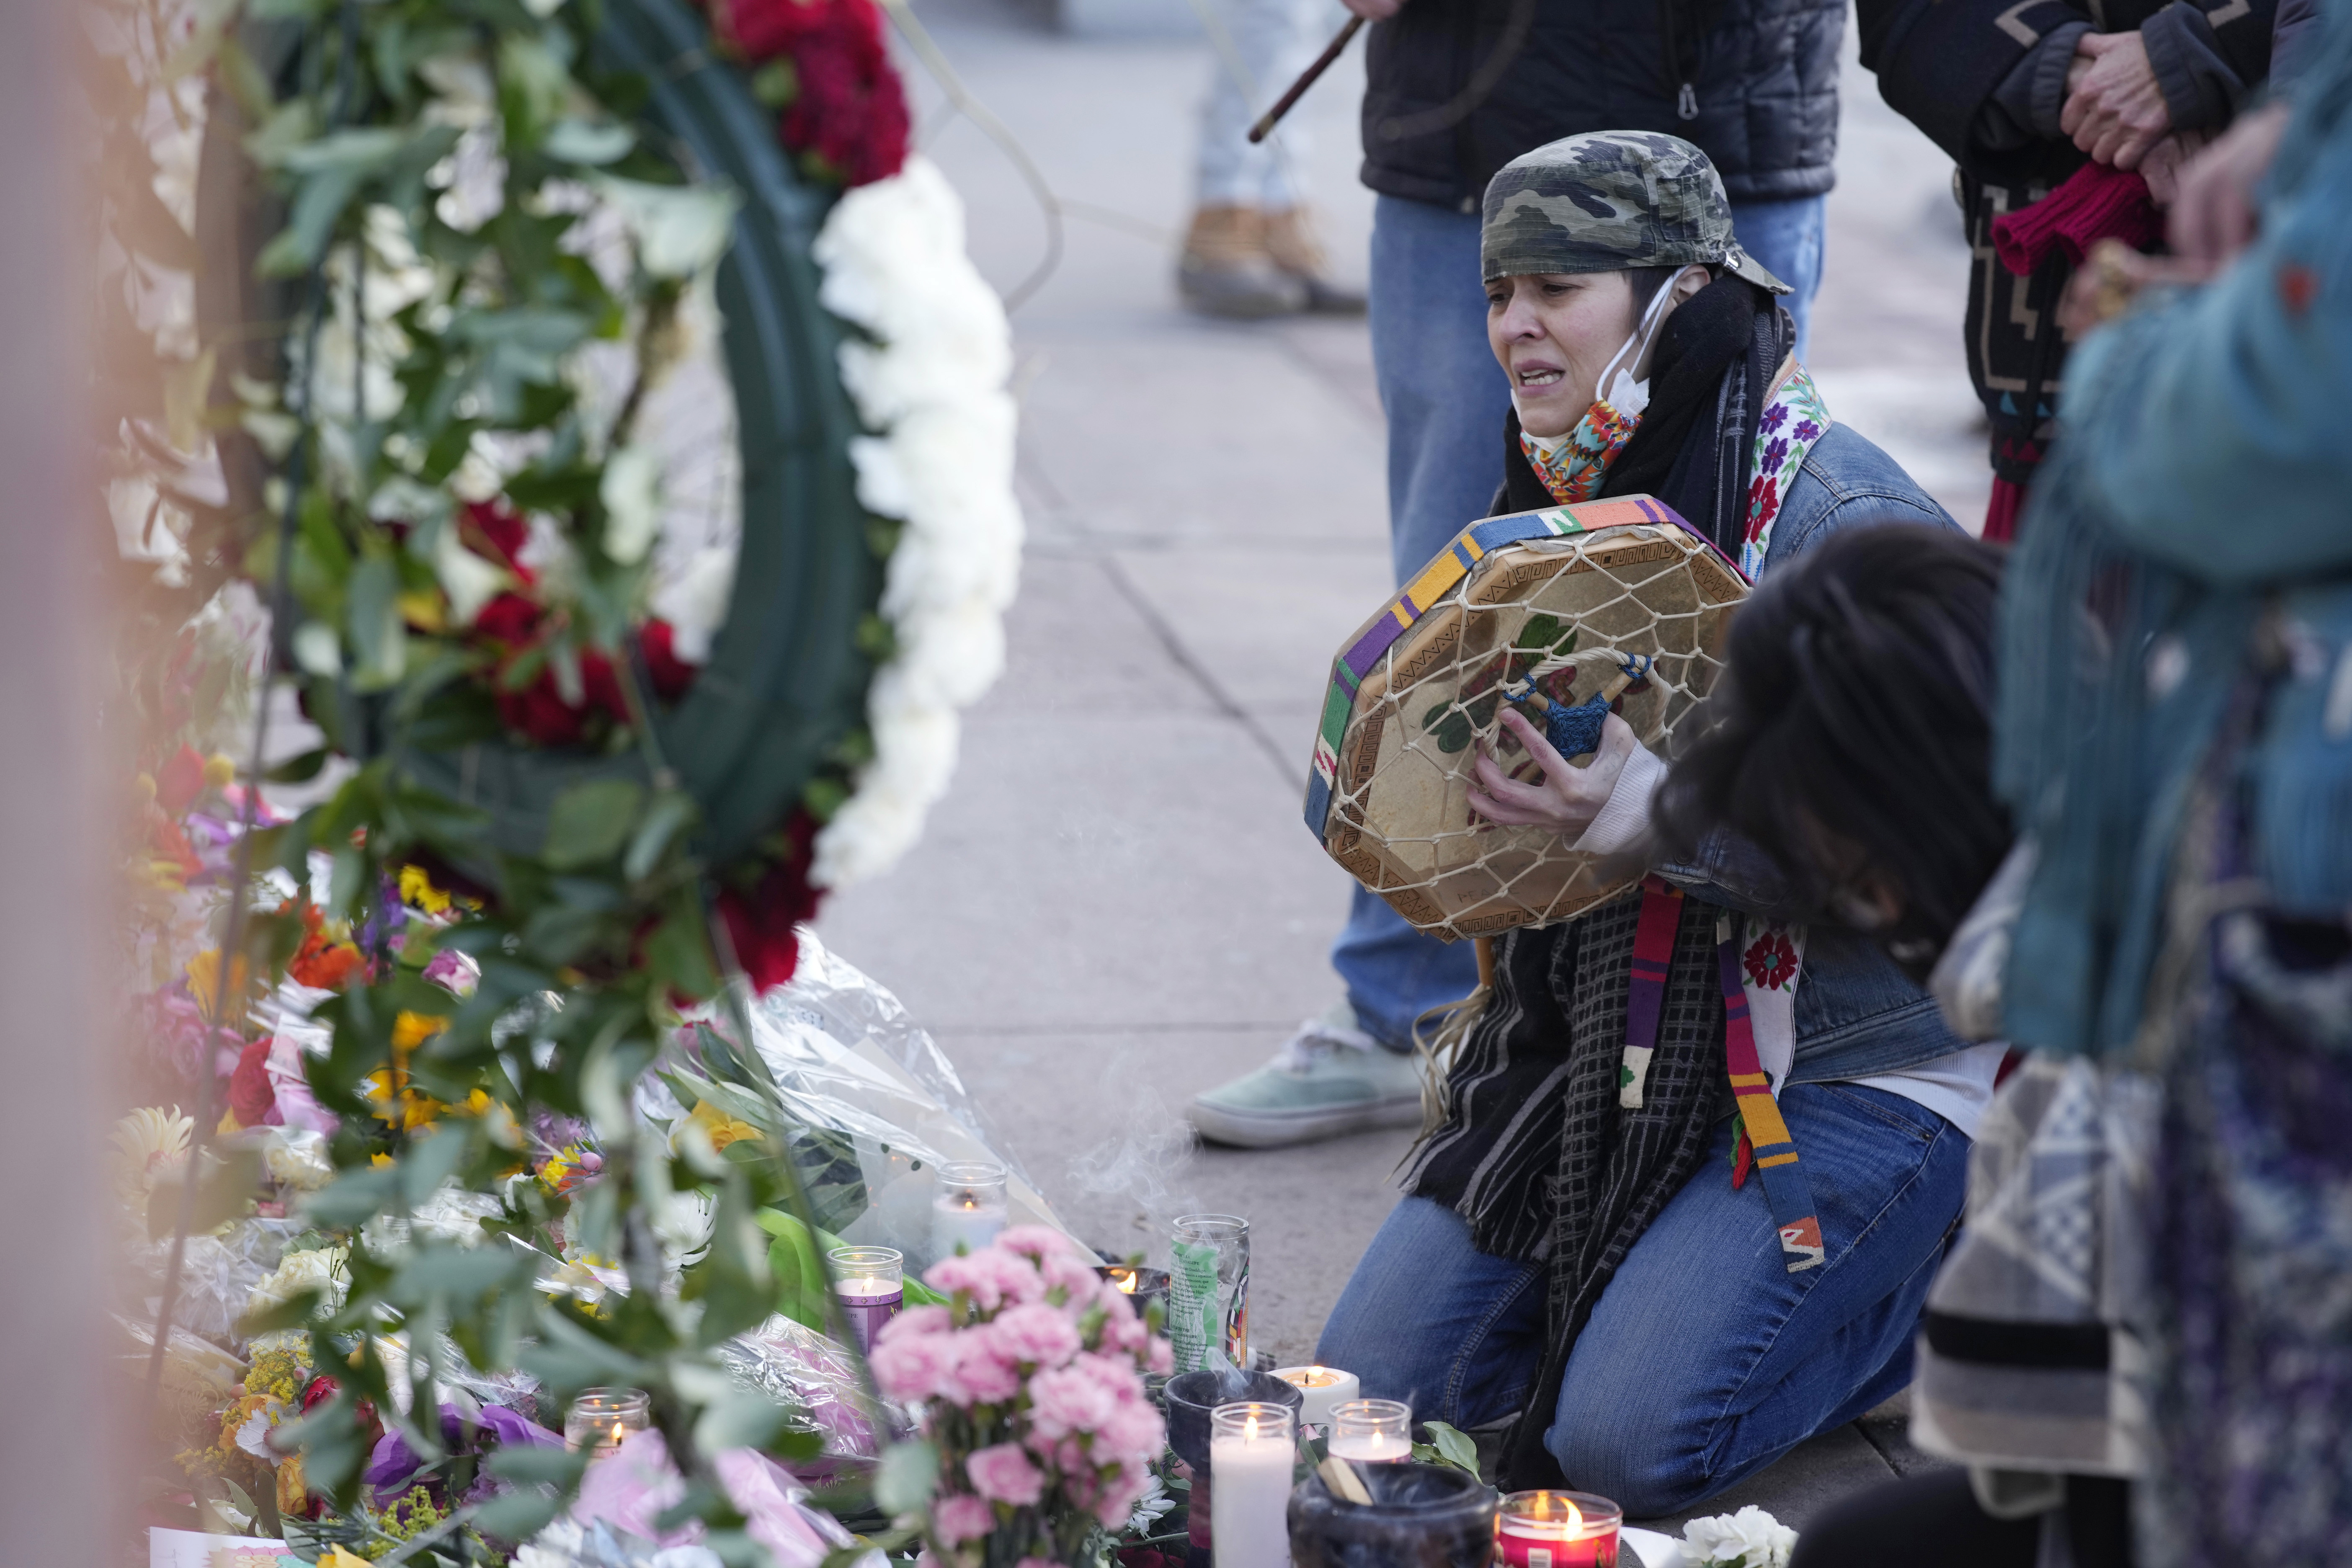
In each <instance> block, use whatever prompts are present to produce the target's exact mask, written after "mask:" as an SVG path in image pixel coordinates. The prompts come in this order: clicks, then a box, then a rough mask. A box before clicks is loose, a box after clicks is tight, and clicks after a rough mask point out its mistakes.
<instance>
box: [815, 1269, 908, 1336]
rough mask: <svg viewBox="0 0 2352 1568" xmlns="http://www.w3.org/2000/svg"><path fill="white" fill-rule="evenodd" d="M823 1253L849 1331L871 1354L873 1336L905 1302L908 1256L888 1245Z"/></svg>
mask: <svg viewBox="0 0 2352 1568" xmlns="http://www.w3.org/2000/svg"><path fill="white" fill-rule="evenodd" d="M825 1256H826V1257H827V1258H830V1259H831V1260H832V1263H833V1274H834V1281H833V1285H834V1289H835V1292H836V1293H838V1294H839V1296H840V1297H841V1310H842V1313H843V1315H844V1316H845V1317H846V1318H848V1320H849V1331H850V1334H851V1335H852V1336H853V1337H854V1338H855V1339H856V1341H857V1348H858V1349H859V1350H861V1351H863V1352H866V1354H868V1355H871V1354H872V1353H873V1352H874V1336H875V1335H877V1334H878V1333H880V1332H881V1331H882V1325H883V1324H885V1323H887V1322H888V1321H890V1320H891V1319H893V1318H895V1317H897V1316H898V1309H899V1308H901V1307H903V1306H905V1305H906V1304H907V1275H906V1268H907V1260H906V1258H904V1257H902V1256H901V1255H900V1254H898V1252H896V1251H894V1250H893V1249H891V1248H890V1247H835V1248H834V1249H833V1250H832V1251H831V1252H829V1253H827V1254H826V1255H825Z"/></svg>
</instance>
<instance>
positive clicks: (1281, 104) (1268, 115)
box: [1249, 0, 1404, 144]
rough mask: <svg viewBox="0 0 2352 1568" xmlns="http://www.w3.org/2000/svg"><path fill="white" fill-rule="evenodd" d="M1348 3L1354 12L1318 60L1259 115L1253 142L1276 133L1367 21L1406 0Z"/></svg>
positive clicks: (1382, 17) (1393, 12)
mask: <svg viewBox="0 0 2352 1568" xmlns="http://www.w3.org/2000/svg"><path fill="white" fill-rule="evenodd" d="M1347 3H1348V9H1349V10H1350V11H1353V12H1354V13H1355V15H1354V16H1350V17H1349V18H1348V22H1347V25H1346V26H1343V27H1341V28H1340V29H1339V32H1338V33H1337V34H1335V35H1334V36H1333V37H1332V39H1331V41H1330V42H1329V43H1328V44H1326V45H1324V46H1323V52H1322V53H1321V54H1319V55H1318V56H1316V57H1315V63H1314V64H1313V65H1311V66H1308V67H1307V68H1306V69H1305V70H1303V71H1301V72H1299V73H1298V79H1297V81H1294V82H1292V83H1291V84H1290V88H1289V90H1288V91H1286V92H1285V93H1284V94H1283V95H1282V96H1281V97H1280V98H1277V99H1276V100H1274V107H1273V108H1272V109H1269V110H1266V111H1265V113H1264V114H1261V115H1259V116H1258V121H1257V123H1256V124H1255V125H1253V126H1251V127H1250V133H1249V139H1250V141H1251V142H1252V143H1253V144H1255V143H1257V142H1263V141H1265V139H1266V138H1267V137H1268V136H1270V135H1272V134H1273V133H1274V128H1275V127H1276V125H1278V124H1280V123H1281V122H1282V117H1283V116H1284V115H1286V114H1287V113H1289V112H1290V107H1291V105H1293V104H1295V103H1297V101H1298V100H1300V99H1302V98H1304V97H1306V96H1307V89H1308V88H1310V87H1313V86H1314V85H1315V83H1316V81H1317V79H1319V78H1320V77H1321V76H1322V74H1323V73H1324V72H1325V71H1327V70H1329V69H1330V68H1331V66H1332V62H1334V61H1335V60H1337V59H1338V58H1339V57H1340V56H1341V55H1342V54H1345V53H1346V52H1347V48H1348V40H1349V39H1350V38H1352V37H1355V36H1356V35H1357V34H1358V33H1359V32H1360V31H1362V30H1363V26H1364V24H1365V23H1367V22H1385V21H1387V20H1388V19H1389V18H1390V17H1391V16H1395V15H1396V14H1397V13H1398V12H1399V11H1402V9H1404V0H1347Z"/></svg>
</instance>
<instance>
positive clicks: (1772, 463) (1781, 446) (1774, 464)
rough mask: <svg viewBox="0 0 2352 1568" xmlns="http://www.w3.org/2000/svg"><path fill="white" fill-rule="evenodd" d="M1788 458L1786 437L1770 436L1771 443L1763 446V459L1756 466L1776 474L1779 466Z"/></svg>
mask: <svg viewBox="0 0 2352 1568" xmlns="http://www.w3.org/2000/svg"><path fill="white" fill-rule="evenodd" d="M1788 460H1789V442H1788V439H1787V437H1781V436H1775V437H1772V440H1771V444H1770V445H1769V446H1767V447H1765V448H1764V460H1763V461H1762V462H1761V463H1759V465H1757V466H1758V467H1759V468H1761V469H1762V470H1763V471H1764V472H1766V473H1768V474H1777V473H1779V472H1780V466H1781V465H1782V464H1783V463H1786V462H1787V461H1788Z"/></svg>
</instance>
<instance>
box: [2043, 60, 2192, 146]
mask: <svg viewBox="0 0 2352 1568" xmlns="http://www.w3.org/2000/svg"><path fill="white" fill-rule="evenodd" d="M2058 129H2059V130H2061V131H2063V132H2065V133H2066V134H2067V135H2069V136H2071V137H2073V138H2074V145H2075V146H2077V147H2080V148H2081V149H2082V150H2083V151H2084V152H2085V153H2089V154H2090V155H2091V156H2092V158H2093V159H2095V161H2097V162H2098V163H2113V164H2114V165H2115V166H2116V168H2118V169H2137V168H2138V167H2139V161H2140V160H2141V159H2142V158H2144V157H2146V156H2147V150H2148V149H2149V148H2151V147H2153V146H2155V145H2156V144H2157V142H2158V141H2159V140H2161V139H2162V137H2163V135H2164V133H2165V132H2167V131H2169V130H2171V129H2172V110H2171V109H2170V108H2169V107H2168V105H2167V104H2166V103H2165V101H2164V89H2162V88H2159V87H2158V86H2157V85H2156V70H2155V68H2153V67H2152V66H2150V65H2149V64H2148V63H2147V42H2146V41H2145V40H2144V39H2142V38H2141V37H2140V36H2139V35H2138V34H2137V33H2085V34H2084V35H2083V41H2082V42H2081V43H2080V44H2078V45H2076V46H2075V52H2074V64H2073V65H2072V66H2070V67H2069V68H2067V71H2066V106H2065V107H2064V108H2063V109H2062V110H2059V111H2058Z"/></svg>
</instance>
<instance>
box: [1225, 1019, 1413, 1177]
mask: <svg viewBox="0 0 2352 1568" xmlns="http://www.w3.org/2000/svg"><path fill="white" fill-rule="evenodd" d="M1188 1114H1189V1115H1190V1116H1191V1118H1192V1125H1193V1127H1194V1128H1195V1129H1197V1130H1198V1131H1199V1132H1200V1134H1201V1136H1202V1137H1203V1138H1206V1139H1209V1140H1210V1141H1212V1142H1218V1143H1231V1144H1234V1145H1237V1146H1239V1147H1241V1148H1244V1149H1278V1148H1281V1147H1282V1146H1284V1145H1285V1144H1289V1143H1306V1142H1312V1141H1313V1140H1315V1139H1318V1138H1334V1137H1337V1136H1339V1134H1341V1133H1343V1132H1361V1131H1366V1130H1367V1129H1370V1128H1374V1127H1418V1126H1420V1125H1421V1066H1420V1063H1419V1061H1418V1060H1417V1059H1416V1058H1414V1056H1413V1055H1412V1052H1410V1051H1392V1050H1390V1049H1388V1048H1387V1047H1384V1046H1382V1045H1381V1043H1380V1042H1379V1041H1377V1040H1375V1039H1373V1038H1372V1037H1371V1036H1370V1035H1368V1034H1366V1033H1364V1032H1363V1030H1361V1029H1360V1028H1358V1027H1357V1026H1356V1014H1355V1009H1353V1008H1352V1007H1350V1006H1349V1005H1348V1004H1347V1003H1345V1002H1341V1003H1339V1005H1336V1006H1334V1007H1333V1008H1332V1009H1331V1010H1330V1011H1329V1012H1328V1013H1326V1014H1324V1015H1323V1016H1321V1017H1319V1018H1309V1019H1307V1022H1305V1023H1304V1024H1301V1025H1299V1026H1298V1032H1297V1034H1295V1035H1293V1036H1291V1037H1290V1038H1288V1039H1287V1040H1285V1041H1284V1042H1283V1043H1282V1048H1281V1049H1280V1050H1278V1051H1276V1052H1275V1054H1274V1060H1273V1061H1271V1062H1269V1063H1267V1064H1266V1065H1265V1067H1262V1068H1258V1069H1257V1070H1256V1071H1255V1072H1254V1073H1249V1074H1246V1075H1244V1076H1243V1077H1241V1078H1237V1079H1234V1081H1233V1082H1231V1083H1227V1084H1220V1085H1219V1086H1218V1087H1216V1088H1215V1089H1209V1090H1207V1091H1206V1092H1205V1093H1202V1094H1199V1095H1195V1096H1194V1097H1193V1099H1192V1105H1191V1106H1190V1107H1189V1108H1188Z"/></svg>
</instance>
